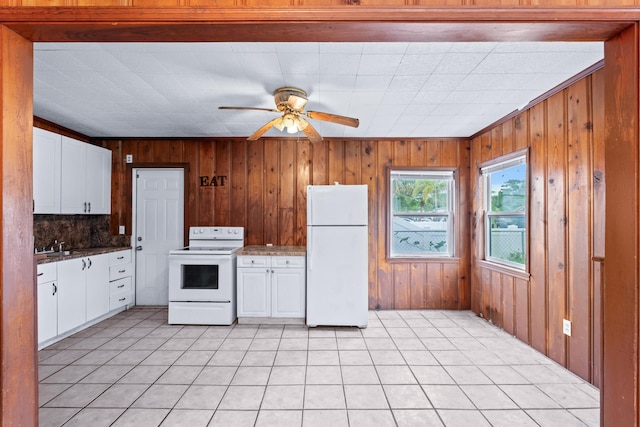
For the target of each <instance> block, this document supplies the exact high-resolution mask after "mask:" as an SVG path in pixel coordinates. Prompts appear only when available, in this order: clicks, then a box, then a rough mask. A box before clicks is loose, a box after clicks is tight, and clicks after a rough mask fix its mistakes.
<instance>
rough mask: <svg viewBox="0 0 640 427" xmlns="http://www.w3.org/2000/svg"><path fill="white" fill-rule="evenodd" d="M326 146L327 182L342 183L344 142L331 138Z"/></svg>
mask: <svg viewBox="0 0 640 427" xmlns="http://www.w3.org/2000/svg"><path fill="white" fill-rule="evenodd" d="M328 148H329V153H328V156H327V158H328V167H329V168H328V172H329V176H328V178H329V182H328V184H333V183H334V182H339V183H340V184H344V142H343V141H340V140H337V139H331V140H329V143H328Z"/></svg>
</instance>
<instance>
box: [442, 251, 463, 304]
mask: <svg viewBox="0 0 640 427" xmlns="http://www.w3.org/2000/svg"><path fill="white" fill-rule="evenodd" d="M459 267H460V266H459V263H450V262H444V263H442V304H441V307H442V308H443V309H446V310H459V309H460V274H459Z"/></svg>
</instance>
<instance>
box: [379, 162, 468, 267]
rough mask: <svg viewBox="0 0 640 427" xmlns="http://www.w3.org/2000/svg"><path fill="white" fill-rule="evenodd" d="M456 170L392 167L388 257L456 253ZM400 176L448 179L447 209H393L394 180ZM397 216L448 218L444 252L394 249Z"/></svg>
mask: <svg viewBox="0 0 640 427" xmlns="http://www.w3.org/2000/svg"><path fill="white" fill-rule="evenodd" d="M456 175H457V174H456V170H455V169H445V168H442V169H438V168H400V167H396V168H390V169H389V173H388V179H387V183H388V185H389V196H388V200H387V202H388V212H389V215H388V218H389V220H388V233H387V239H388V250H387V253H388V257H389V258H390V259H408V258H409V259H411V258H451V257H453V256H454V254H455V241H456V239H455V234H454V232H455V207H456V192H455V189H456V179H457V177H456ZM398 177H407V178H415V179H443V180H448V183H447V187H446V190H447V195H448V206H447V210H446V211H442V212H412V213H400V212H394V211H393V206H394V204H393V199H394V190H393V180H394V179H396V178H398ZM396 217H428V218H445V220H446V224H447V225H446V240H445V242H446V248H447V250H446V251H444V252H440V251H437V250H436V251H423V252H402V251H396V250H394V234H396V233H397V231H395V230H394V218H396Z"/></svg>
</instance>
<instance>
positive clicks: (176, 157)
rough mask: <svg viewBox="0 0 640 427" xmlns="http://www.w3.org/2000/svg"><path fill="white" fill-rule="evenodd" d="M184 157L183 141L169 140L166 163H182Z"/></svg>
mask: <svg viewBox="0 0 640 427" xmlns="http://www.w3.org/2000/svg"><path fill="white" fill-rule="evenodd" d="M183 155H184V141H183V140H181V139H178V140H175V139H171V140H169V157H168V159H167V163H169V162H171V163H184V161H183V160H182V159H183Z"/></svg>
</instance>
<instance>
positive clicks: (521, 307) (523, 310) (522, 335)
mask: <svg viewBox="0 0 640 427" xmlns="http://www.w3.org/2000/svg"><path fill="white" fill-rule="evenodd" d="M513 287H514V288H515V295H516V298H515V301H516V304H515V321H516V328H515V329H516V331H515V332H516V337H518V339H519V340H520V341H522V342H525V343H527V344H530V343H531V341H530V340H529V319H530V317H529V281H528V280H524V279H519V278H515V279H514V284H513Z"/></svg>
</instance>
